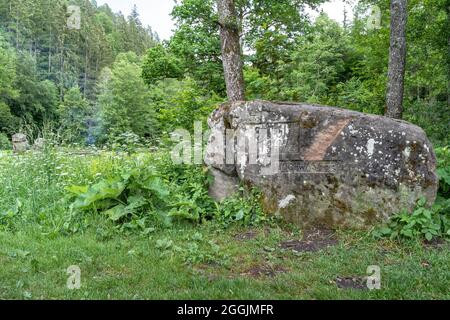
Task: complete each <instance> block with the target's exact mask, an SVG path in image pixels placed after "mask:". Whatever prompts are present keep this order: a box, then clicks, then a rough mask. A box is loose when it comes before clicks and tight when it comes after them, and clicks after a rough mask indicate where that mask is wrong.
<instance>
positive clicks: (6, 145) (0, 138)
mask: <svg viewBox="0 0 450 320" xmlns="http://www.w3.org/2000/svg"><path fill="white" fill-rule="evenodd" d="M11 149H12V143H11V139H10V138H8V136H7V135H6V134H4V133H3V132H0V150H11Z"/></svg>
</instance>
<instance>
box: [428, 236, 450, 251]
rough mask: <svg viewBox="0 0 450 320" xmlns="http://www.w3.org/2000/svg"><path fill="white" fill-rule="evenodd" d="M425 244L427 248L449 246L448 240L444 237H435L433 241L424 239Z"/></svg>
mask: <svg viewBox="0 0 450 320" xmlns="http://www.w3.org/2000/svg"><path fill="white" fill-rule="evenodd" d="M423 245H424V247H425V248H427V249H430V250H432V249H443V248H445V247H446V246H448V242H447V241H446V240H444V239H442V238H434V239H433V240H431V241H428V240H424V241H423Z"/></svg>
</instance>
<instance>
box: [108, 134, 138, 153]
mask: <svg viewBox="0 0 450 320" xmlns="http://www.w3.org/2000/svg"><path fill="white" fill-rule="evenodd" d="M107 146H108V148H109V149H111V150H113V151H122V152H128V153H133V152H136V151H138V150H139V149H142V148H143V147H144V143H143V141H142V138H141V137H139V136H138V135H137V134H135V133H133V132H123V133H120V134H119V135H113V136H111V137H110V138H109V139H108V144H107Z"/></svg>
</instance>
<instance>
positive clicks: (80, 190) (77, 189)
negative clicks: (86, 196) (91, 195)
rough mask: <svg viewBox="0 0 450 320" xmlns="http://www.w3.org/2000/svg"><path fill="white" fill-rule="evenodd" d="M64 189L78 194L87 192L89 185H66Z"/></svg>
mask: <svg viewBox="0 0 450 320" xmlns="http://www.w3.org/2000/svg"><path fill="white" fill-rule="evenodd" d="M65 190H66V191H68V192H70V193H73V194H76V195H80V194H83V193H86V192H88V190H89V186H70V187H66V188H65Z"/></svg>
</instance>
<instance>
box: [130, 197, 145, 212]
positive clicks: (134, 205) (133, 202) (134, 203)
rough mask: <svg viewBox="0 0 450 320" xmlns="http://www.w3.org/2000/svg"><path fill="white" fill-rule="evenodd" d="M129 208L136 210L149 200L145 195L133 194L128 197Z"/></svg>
mask: <svg viewBox="0 0 450 320" xmlns="http://www.w3.org/2000/svg"><path fill="white" fill-rule="evenodd" d="M127 203H128V205H127V209H128V210H130V211H134V210H135V209H139V208H142V207H143V206H145V205H146V204H147V200H145V198H144V197H143V196H131V197H128V200H127Z"/></svg>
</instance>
